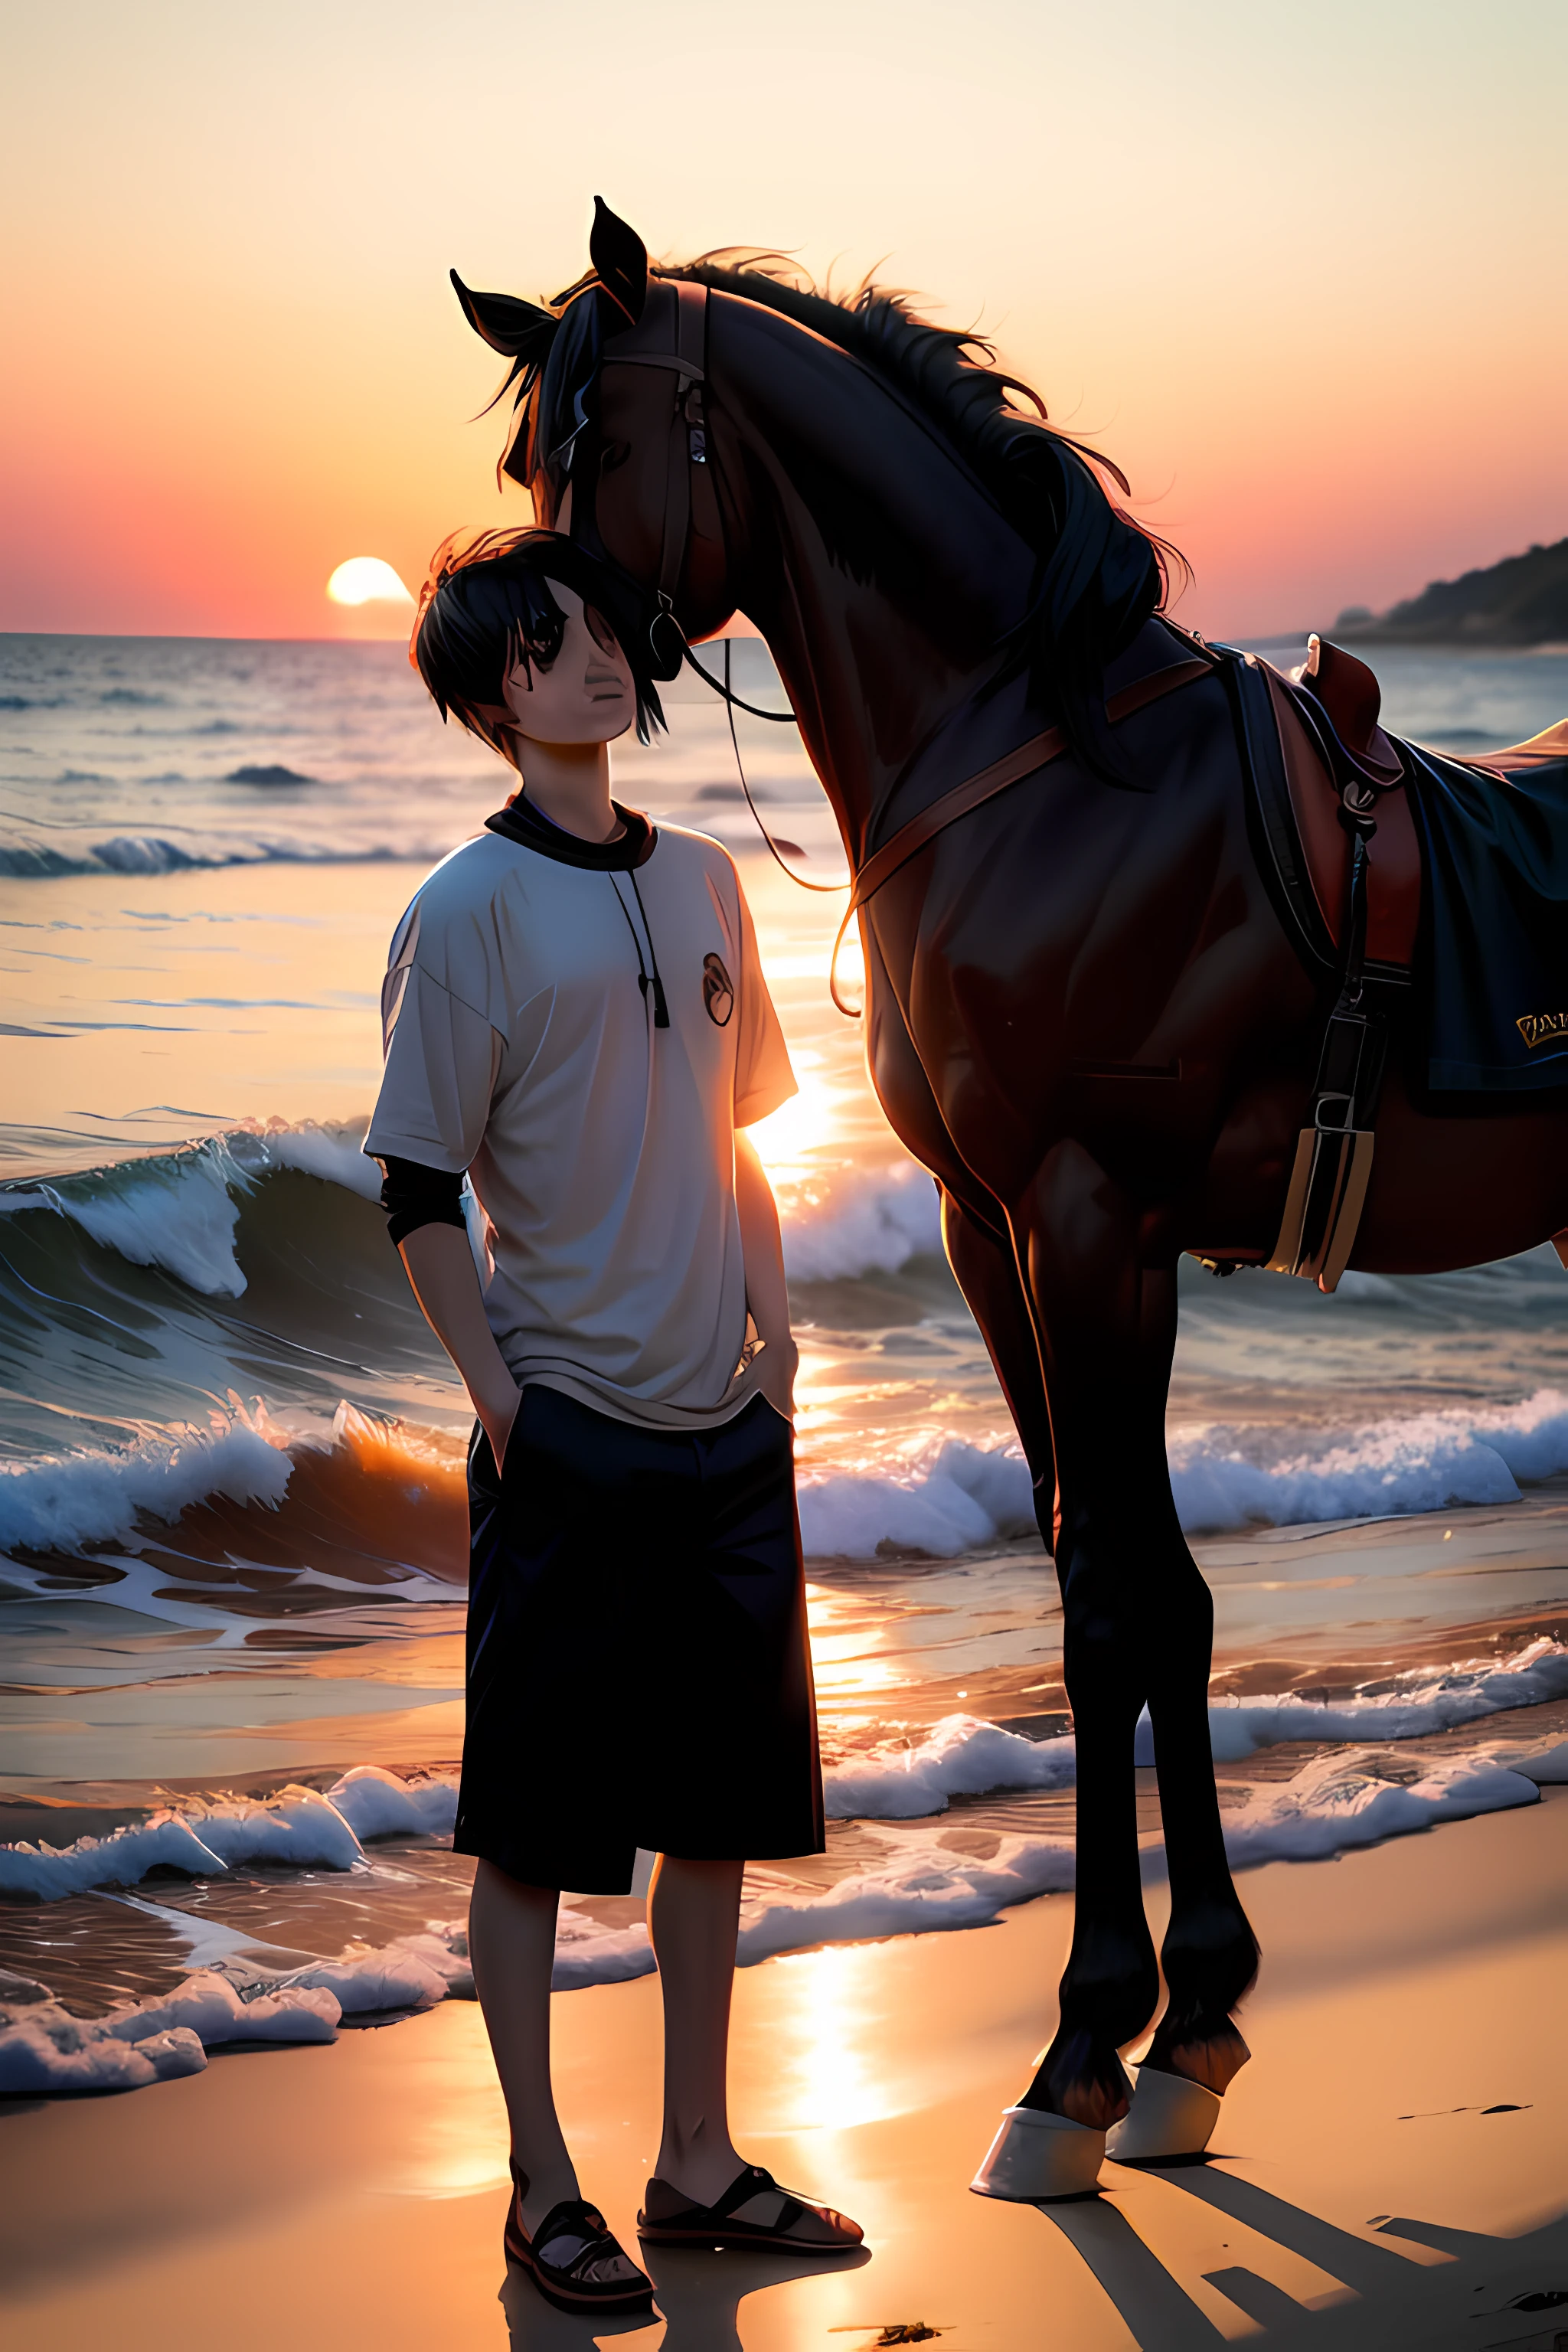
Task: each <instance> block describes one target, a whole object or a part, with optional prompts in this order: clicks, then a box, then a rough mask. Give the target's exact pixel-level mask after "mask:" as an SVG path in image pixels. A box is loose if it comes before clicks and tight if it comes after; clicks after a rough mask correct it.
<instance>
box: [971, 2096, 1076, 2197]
mask: <svg viewBox="0 0 1568 2352" xmlns="http://www.w3.org/2000/svg"><path fill="white" fill-rule="evenodd" d="M1104 2155H1105V2134H1104V2133H1103V2132H1102V2131H1093V2130H1091V2129H1090V2128H1089V2125H1088V2124H1075V2123H1073V2122H1072V2121H1071V2120H1070V2118H1069V2117H1068V2116H1051V2115H1047V2114H1046V2113H1045V2112H1044V2111H1043V2110H1042V2109H1041V2108H1039V2107H1008V2108H1006V2109H1005V2110H1004V2113H1003V2116H1002V2128H1001V2130H1000V2131H999V2132H998V2133H997V2135H996V2137H995V2138H994V2140H993V2141H992V2143H991V2145H990V2147H988V2148H987V2149H986V2151H985V2158H984V2163H983V2164H982V2165H981V2167H980V2169H979V2171H978V2172H977V2173H976V2174H975V2176H974V2178H973V2180H972V2181H971V2182H970V2184H969V2186H970V2188H971V2189H973V2192H974V2194H975V2196H976V2197H1005V2198H1007V2199H1009V2200H1011V2201H1012V2202H1013V2203H1014V2204H1018V2205H1039V2204H1047V2205H1048V2204H1053V2203H1055V2202H1056V2201H1057V2200H1058V2199H1061V2198H1068V2197H1093V2196H1094V2195H1095V2194H1096V2193H1097V2191H1098V2189H1099V2186H1100V2163H1101V2160H1102V2158H1104Z"/></svg>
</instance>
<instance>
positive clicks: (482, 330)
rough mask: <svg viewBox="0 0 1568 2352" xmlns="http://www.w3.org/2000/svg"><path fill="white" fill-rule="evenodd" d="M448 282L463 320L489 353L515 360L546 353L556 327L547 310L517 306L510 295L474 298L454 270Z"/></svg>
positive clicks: (475, 296)
mask: <svg viewBox="0 0 1568 2352" xmlns="http://www.w3.org/2000/svg"><path fill="white" fill-rule="evenodd" d="M451 279H452V284H453V286H454V288H455V289H456V290H457V296H458V301H459V302H460V303H461V304H462V306H463V316H464V318H465V319H467V320H468V324H469V326H470V327H472V329H473V331H474V332H475V334H476V335H480V336H482V337H483V338H484V341H486V342H487V343H489V347H490V349H491V351H492V352H501V353H502V354H503V355H504V356H505V357H506V358H507V359H509V360H515V359H523V358H528V359H533V358H537V357H541V356H542V352H543V351H544V350H546V349H548V347H549V343H550V339H551V337H552V335H553V333H554V331H555V328H556V323H557V322H556V320H555V319H554V318H553V317H552V315H551V313H550V312H549V311H548V310H537V309H536V308H535V307H534V305H533V304H532V303H531V302H520V301H519V300H518V299H517V297H516V296H515V295H514V294H476V293H474V292H473V290H472V289H471V288H469V287H467V286H465V285H464V283H463V281H462V279H461V278H459V277H458V273H457V271H456V270H455V269H454V270H453V271H452V272H451Z"/></svg>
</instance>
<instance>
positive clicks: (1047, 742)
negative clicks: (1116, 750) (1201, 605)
mask: <svg viewBox="0 0 1568 2352" xmlns="http://www.w3.org/2000/svg"><path fill="white" fill-rule="evenodd" d="M1214 668H1215V659H1214V656H1212V655H1207V654H1205V655H1204V656H1202V657H1201V658H1200V657H1198V656H1194V657H1193V658H1191V659H1190V660H1187V661H1179V662H1172V663H1171V664H1170V665H1169V666H1168V667H1166V668H1164V669H1156V670H1151V671H1150V673H1149V675H1148V677H1140V678H1135V679H1134V681H1133V683H1132V684H1131V686H1124V687H1123V688H1121V692H1120V693H1119V694H1113V695H1111V696H1110V698H1109V699H1108V700H1107V702H1106V706H1105V716H1106V718H1107V719H1108V720H1109V721H1110V724H1111V725H1112V726H1114V725H1115V724H1116V722H1117V721H1118V720H1119V719H1131V716H1132V714H1133V712H1134V711H1135V710H1144V709H1147V708H1148V706H1149V705H1150V703H1152V702H1158V701H1160V700H1162V699H1163V697H1164V696H1165V695H1167V694H1174V693H1175V692H1176V690H1177V688H1180V687H1184V686H1191V685H1193V684H1194V683H1195V681H1196V680H1197V679H1198V678H1200V677H1208V675H1209V674H1210V672H1211V671H1212V670H1213V669H1214ZM1067 748H1068V740H1067V737H1066V736H1065V735H1064V734H1063V732H1062V730H1061V729H1060V728H1059V727H1047V728H1046V729H1044V730H1043V731H1042V732H1041V733H1040V734H1038V735H1031V736H1030V738H1029V740H1028V741H1027V742H1026V743H1020V744H1019V745H1018V747H1017V749H1016V751H1005V752H1004V753H1003V755H1002V757H1001V759H999V760H994V761H992V762H991V765H990V766H989V767H988V768H982V769H981V770H980V771H979V772H978V773H977V774H975V775H973V776H966V777H965V778H964V780H963V783H961V784H954V785H953V786H952V789H951V790H950V791H948V792H945V793H942V794H940V795H939V797H938V798H937V799H936V800H934V801H932V802H931V805H930V807H929V808H923V809H921V812H920V814H919V815H918V816H912V817H910V820H909V822H908V824H901V825H900V827H899V830H898V831H897V833H895V834H894V835H893V836H892V838H891V840H890V841H885V842H884V843H883V844H882V846H881V848H880V849H879V850H877V851H875V852H874V853H873V855H872V856H869V857H868V859H867V860H866V863H865V864H864V866H861V868H860V871H859V873H858V875H857V876H856V877H855V882H854V887H853V888H852V889H851V891H850V893H849V904H848V905H847V907H846V908H845V909H844V920H843V921H842V922H841V923H840V924H839V926H838V937H837V939H836V940H834V942H833V958H832V961H831V962H830V963H829V965H828V967H827V989H828V993H829V995H830V996H831V997H832V999H833V1002H834V1003H835V1004H836V1005H837V1008H838V1010H839V1012H840V1013H844V1014H845V1015H846V1016H847V1018H848V1019H849V1020H851V1021H858V1020H859V1019H860V1016H861V1013H862V1010H863V1008H862V1007H861V1006H860V1005H858V1004H846V1003H845V1002H844V999H843V998H842V997H841V996H840V995H839V993H838V956H839V950H841V949H842V947H843V945H844V935H845V933H846V931H847V929H849V923H850V919H851V917H852V916H855V915H858V913H859V912H860V910H861V908H863V907H864V906H866V905H867V903H868V900H870V899H871V898H874V897H875V896H876V894H877V892H878V891H879V889H880V888H881V887H882V885H883V883H884V882H889V881H890V880H891V879H892V877H893V876H894V875H895V874H897V873H898V872H899V870H900V867H901V866H907V865H908V864H909V862H910V858H911V857H916V856H919V854H920V852H921V850H922V849H925V848H926V847H928V846H929V845H930V844H931V842H933V841H934V840H935V839H936V837H937V835H939V834H941V833H944V832H945V831H946V830H947V828H948V826H949V825H950V824H956V822H957V821H958V819H959V818H960V817H961V816H967V815H968V814H969V813H970V811H971V810H972V809H977V808H982V807H984V804H985V803H986V802H987V801H992V800H994V799H995V798H996V796H997V794H998V793H1005V792H1006V791H1008V790H1009V789H1010V787H1011V786H1012V785H1014V784H1016V783H1021V782H1023V779H1024V778H1025V777H1026V776H1032V775H1033V774H1034V773H1035V772H1036V770H1037V768H1044V767H1048V766H1049V764H1050V762H1051V761H1053V760H1059V759H1060V758H1061V756H1062V753H1063V752H1064V751H1066V750H1067ZM840 887H842V886H840Z"/></svg>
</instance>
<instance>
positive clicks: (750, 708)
mask: <svg viewBox="0 0 1568 2352" xmlns="http://www.w3.org/2000/svg"><path fill="white" fill-rule="evenodd" d="M667 295H673V297H674V301H673V304H672V303H670V302H669V301H668V300H665V299H662V298H663V297H665V296H667ZM601 363H602V364H603V365H605V366H612V365H615V366H621V365H630V366H633V367H657V368H666V369H668V370H671V371H672V372H673V373H674V375H675V397H674V399H673V401H672V402H671V404H670V412H669V440H668V453H667V456H666V460H665V472H664V518H663V522H662V524H661V527H660V533H659V551H658V585H657V588H656V590H655V593H656V596H657V598H658V610H657V611H656V612H655V614H654V615H653V618H652V620H651V621H650V622H649V624H648V644H649V647H650V650H651V651H652V653H653V656H654V660H655V664H656V666H657V667H658V669H659V671H660V672H661V674H663V675H665V676H671V675H674V673H675V671H676V670H677V669H678V668H679V666H680V664H681V663H684V664H685V666H686V667H688V668H689V669H693V670H695V671H696V673H697V675H698V677H700V679H701V680H702V683H703V685H704V686H706V687H708V688H710V689H711V690H712V692H713V693H715V694H716V695H718V696H719V697H720V698H721V701H722V702H723V704H724V707H725V716H726V717H727V718H728V719H729V722H730V743H731V749H732V751H734V754H735V772H736V774H737V775H738V776H739V777H740V779H741V790H742V793H744V794H745V796H746V806H747V807H748V808H749V809H750V810H751V812H752V816H753V817H754V818H755V820H756V824H757V829H758V831H759V832H760V833H761V835H762V836H763V840H764V841H765V842H766V844H767V845H768V848H769V850H770V851H771V852H772V854H773V860H774V862H775V864H777V865H778V866H781V867H782V868H783V870H784V873H786V874H787V875H788V876H789V878H790V880H791V881H792V882H794V883H796V884H798V885H799V887H800V888H801V889H803V890H820V891H824V892H826V891H833V890H844V889H847V888H848V887H849V886H848V884H847V883H845V882H809V881H807V879H806V877H805V875H804V874H797V873H796V872H795V868H794V866H791V865H790V864H789V863H788V862H787V861H786V859H785V858H784V855H783V853H782V852H781V851H780V849H779V846H778V844H777V843H776V842H775V841H774V839H773V835H772V834H771V833H770V832H769V831H768V828H767V825H766V824H765V823H764V822H763V814H762V811H761V810H760V809H759V808H758V806H757V803H756V802H755V801H754V800H753V799H752V787H751V784H750V783H749V782H748V781H747V777H746V769H745V762H744V761H742V757H741V745H740V740H739V738H738V737H737V735H736V733H735V713H736V711H737V710H743V711H745V712H746V714H747V716H748V717H749V718H752V719H767V720H769V721H770V723H771V724H772V725H773V726H775V727H793V726H794V725H795V713H794V711H793V710H762V709H758V707H757V705H756V704H755V703H754V702H745V701H743V700H742V698H741V697H740V696H739V695H738V694H736V693H735V692H734V691H733V690H732V688H731V684H730V640H729V638H728V637H726V638H725V639H724V640H723V645H724V677H723V680H722V683H721V681H720V680H719V679H718V678H716V677H714V676H713V674H712V672H711V671H710V670H706V669H704V668H703V667H702V664H701V663H700V661H699V660H698V658H697V656H696V655H695V654H694V653H693V652H692V650H691V647H690V646H689V645H688V644H687V642H686V637H685V635H684V633H683V631H682V630H681V627H680V625H679V622H678V621H677V619H676V617H675V595H676V591H677V589H678V588H679V585H680V575H681V573H682V572H683V571H684V570H685V568H686V551H687V545H688V542H689V540H690V537H691V468H692V467H693V466H706V465H707V464H708V462H709V454H708V419H707V411H706V407H705V388H706V385H707V381H708V289H707V287H706V286H700V285H694V284H692V283H691V282H690V281H689V280H688V279H686V278H654V279H653V280H652V281H651V282H650V284H649V286H648V290H647V300H646V302H645V303H644V305H643V312H642V316H641V318H640V319H639V320H637V324H636V325H635V326H634V327H628V328H626V330H625V331H623V332H621V333H620V334H617V335H615V336H612V337H611V338H610V339H609V340H608V341H606V343H605V350H604V354H603V359H602V362H601Z"/></svg>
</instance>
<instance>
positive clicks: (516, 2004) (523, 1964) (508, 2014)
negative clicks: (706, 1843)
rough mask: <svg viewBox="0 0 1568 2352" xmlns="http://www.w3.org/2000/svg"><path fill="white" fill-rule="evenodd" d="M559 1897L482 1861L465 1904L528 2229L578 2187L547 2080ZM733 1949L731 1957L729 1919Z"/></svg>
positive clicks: (472, 1956)
mask: <svg viewBox="0 0 1568 2352" xmlns="http://www.w3.org/2000/svg"><path fill="white" fill-rule="evenodd" d="M698 1866H699V1867H700V1866H701V1865H698ZM736 1884H737V1887H738V1886H739V1876H738V1874H737V1880H736ZM560 1900H561V1897H560V1895H559V1893H558V1892H557V1891H556V1890H555V1889H554V1888H552V1887H550V1888H547V1887H542V1886H524V1885H522V1884H521V1881H520V1880H518V1879H515V1878H509V1877H508V1876H507V1875H506V1873H505V1872H504V1871H501V1870H498V1869H497V1868H496V1867H495V1865H494V1864H493V1863H489V1862H481V1863H480V1864H479V1868H478V1869H477V1870H476V1871H475V1873H474V1891H473V1895H472V1898H471V1900H470V1902H469V1905H468V1957H469V1959H470V1960H471V1962H472V1964H473V1970H474V1988H475V1990H476V1991H477V1992H478V1994H479V2006H480V2008H481V2009H482V2010H483V2011H484V2019H485V2030H486V2032H488V2033H489V2038H490V2049H491V2051H492V2053H493V2054H494V2057H495V2063H496V2073H497V2074H499V2075H500V2086H501V2093H502V2095H503V2096H504V2098H505V2100H506V2110H507V2115H508V2117H509V2119H510V2124H511V2152H512V2156H513V2158H514V2159H515V2161H516V2163H517V2167H518V2169H519V2170H520V2171H521V2172H522V2173H524V2174H526V2176H527V2184H528V2185H527V2187H526V2188H525V2189H524V2190H523V2192H522V2199H521V2204H522V2225H523V2227H524V2229H525V2230H527V2231H529V2233H530V2234H532V2232H533V2231H535V2230H536V2229H537V2228H538V2226H539V2224H540V2222H541V2221H543V2219H544V2217H545V2215H546V2214H547V2213H548V2212H549V2210H550V2209H551V2207H552V2205H558V2204H560V2202H561V2201H562V2200H563V2198H572V2197H575V2196H576V2195H577V2194H578V2189H577V2175H576V2172H575V2170H574V2167H573V2163H572V2158H571V2157H570V2156H569V2155H568V2154H567V2151H566V2142H565V2141H564V2139H563V2137H562V2136H561V2126H560V2123H559V2121H558V2120H557V2118H556V2114H555V2098H554V2094H553V2092H552V2089H551V2085H550V1977H551V1971H552V1968H553V1966H554V1961H555V1914H556V1909H557V1906H559V1903H560ZM730 1954H731V1962H733V1958H734V1930H733V1928H732V1927H731V1945H730ZM727 2007H728V2004H727V2003H726V2008H727ZM735 2169H737V2170H738V2169H739V2167H738V2166H737V2167H736V2168H735ZM731 2177H732V2176H731Z"/></svg>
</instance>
